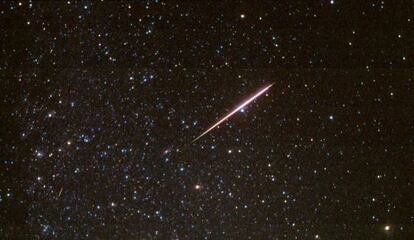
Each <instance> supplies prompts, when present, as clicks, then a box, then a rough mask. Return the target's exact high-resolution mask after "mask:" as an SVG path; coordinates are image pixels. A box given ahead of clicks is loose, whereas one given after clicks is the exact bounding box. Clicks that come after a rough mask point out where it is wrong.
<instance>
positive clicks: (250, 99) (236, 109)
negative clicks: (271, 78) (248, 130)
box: [191, 83, 274, 143]
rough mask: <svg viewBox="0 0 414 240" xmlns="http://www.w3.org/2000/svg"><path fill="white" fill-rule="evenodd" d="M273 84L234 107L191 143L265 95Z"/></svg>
mask: <svg viewBox="0 0 414 240" xmlns="http://www.w3.org/2000/svg"><path fill="white" fill-rule="evenodd" d="M273 84H274V83H272V84H269V85H267V86H266V87H264V88H263V89H261V90H260V91H258V92H257V93H256V94H254V96H253V97H251V98H249V99H248V100H247V101H245V102H243V103H242V104H241V105H240V106H238V107H236V108H235V109H234V110H233V111H231V112H230V113H229V114H227V115H226V116H224V117H223V118H222V119H220V120H219V121H218V122H216V123H215V124H214V125H213V126H211V127H210V128H209V129H207V130H206V131H204V132H203V133H202V134H201V135H200V136H198V137H196V138H195V139H194V140H193V141H192V142H191V143H194V142H196V141H197V140H198V139H200V138H201V137H202V136H204V135H206V134H207V133H208V132H210V131H211V130H213V129H214V128H215V127H217V126H218V125H220V124H221V123H222V122H224V121H226V120H227V119H228V118H229V117H231V116H232V115H233V114H235V113H236V112H238V111H239V110H240V109H242V108H243V107H244V106H246V105H247V104H249V103H251V102H252V101H253V100H255V99H256V98H258V97H259V96H260V95H262V94H263V93H265V92H266V91H267V90H269V88H271V87H272V86H273Z"/></svg>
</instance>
